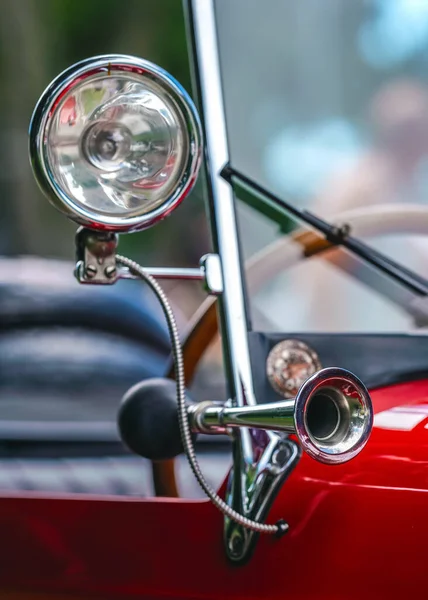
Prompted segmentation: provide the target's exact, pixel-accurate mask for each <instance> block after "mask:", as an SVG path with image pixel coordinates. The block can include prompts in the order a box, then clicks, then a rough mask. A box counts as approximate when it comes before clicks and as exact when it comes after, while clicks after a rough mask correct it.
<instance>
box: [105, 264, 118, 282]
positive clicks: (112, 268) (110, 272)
mask: <svg viewBox="0 0 428 600" xmlns="http://www.w3.org/2000/svg"><path fill="white" fill-rule="evenodd" d="M104 274H105V276H106V277H108V278H109V279H113V277H114V276H115V275H116V267H115V266H114V265H110V266H109V267H106V268H105V269H104Z"/></svg>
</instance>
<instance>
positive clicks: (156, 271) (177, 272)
mask: <svg viewBox="0 0 428 600" xmlns="http://www.w3.org/2000/svg"><path fill="white" fill-rule="evenodd" d="M144 271H145V272H146V273H148V274H149V275H151V276H152V277H154V278H155V279H184V280H187V281H202V280H203V279H204V278H205V274H204V271H203V270H202V269H198V268H194V269H192V268H186V267H182V268H180V267H144ZM119 276H120V278H121V279H139V277H136V276H135V275H133V274H132V273H131V272H130V271H129V269H126V268H122V269H121V270H120V273H119Z"/></svg>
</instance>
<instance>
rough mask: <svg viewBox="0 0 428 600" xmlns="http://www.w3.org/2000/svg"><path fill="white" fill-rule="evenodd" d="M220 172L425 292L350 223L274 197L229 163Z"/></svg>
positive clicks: (425, 284) (426, 288)
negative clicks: (331, 220) (322, 216)
mask: <svg viewBox="0 0 428 600" xmlns="http://www.w3.org/2000/svg"><path fill="white" fill-rule="evenodd" d="M220 175H221V177H222V178H223V179H225V180H226V181H227V182H228V183H230V184H231V185H233V184H234V183H235V184H243V185H245V186H247V187H248V188H250V189H252V190H254V192H256V193H257V194H259V195H260V196H262V197H264V198H266V199H267V200H268V201H269V202H271V203H273V204H274V205H275V206H276V207H278V208H280V209H281V210H282V211H285V212H286V213H287V214H289V215H293V217H296V219H298V220H300V221H303V222H304V223H306V224H307V225H310V226H311V227H313V228H314V229H316V230H317V231H319V232H320V233H322V234H323V235H324V236H325V238H326V240H327V241H328V242H329V243H330V244H331V245H332V246H343V247H344V248H346V249H347V250H349V251H350V252H352V253H353V254H354V255H355V256H358V257H359V258H361V259H362V260H363V261H365V262H366V263H368V264H370V265H372V266H373V267H375V268H376V269H377V270H378V271H380V272H382V273H384V274H385V275H387V276H388V277H390V278H391V279H393V280H394V281H396V282H397V283H399V284H400V285H402V286H404V287H405V288H406V289H408V290H410V291H412V292H413V293H415V294H417V295H418V296H428V280H426V279H425V278H424V277H421V276H420V275H418V274H417V273H414V272H413V271H411V270H410V269H407V268H406V267H404V266H403V265H400V264H399V263H397V262H395V261H394V260H392V259H390V258H389V257H388V256H385V255H384V254H382V253H381V252H378V251H377V250H374V249H373V248H371V247H370V246H369V245H368V244H365V243H364V242H362V241H361V240H359V239H357V238H355V237H353V236H352V235H350V227H349V226H348V225H344V226H342V227H337V226H336V225H332V224H331V223H328V222H327V221H325V220H324V219H320V218H319V217H317V216H316V215H314V214H312V213H311V212H310V211H308V210H301V209H300V208H297V207H296V206H294V205H292V204H290V203H288V202H286V201H285V200H282V199H281V198H278V196H276V195H275V194H273V193H272V192H270V191H269V190H266V189H265V188H264V187H263V186H261V185H260V184H258V183H256V182H255V181H253V180H252V179H250V178H249V177H247V176H246V175H244V174H243V173H240V172H239V171H237V170H236V169H234V168H233V167H231V166H230V165H229V164H228V165H226V166H225V167H223V169H222V171H221V173H220Z"/></svg>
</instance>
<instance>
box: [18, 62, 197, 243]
mask: <svg viewBox="0 0 428 600" xmlns="http://www.w3.org/2000/svg"><path fill="white" fill-rule="evenodd" d="M201 149H202V134H201V126H200V122H199V117H198V114H197V111H196V109H195V106H194V104H193V102H192V100H191V99H190V97H189V96H188V94H187V93H186V92H185V90H184V89H183V88H182V87H181V85H180V84H179V83H178V82H177V81H176V80H175V79H174V78H173V77H171V76H170V75H169V74H168V73H167V72H166V71H164V70H163V69H161V68H159V67H157V66H156V65H154V64H152V63H150V62H148V61H145V60H142V59H138V58H134V57H130V56H122V55H111V56H110V55H107V56H98V57H95V58H90V59H87V60H84V61H82V62H80V63H77V64H76V65H73V66H72V67H70V68H69V69H67V70H66V71H64V72H63V73H62V74H61V75H59V76H58V77H57V78H56V79H55V80H54V81H53V82H52V83H51V84H50V85H49V87H48V88H47V89H46V90H45V92H44V93H43V95H42V96H41V98H40V100H39V102H38V104H37V106H36V108H35V111H34V114H33V116H32V119H31V124H30V159H31V165H32V167H33V171H34V174H35V176H36V179H37V181H38V183H39V185H40V187H41V189H42V190H43V192H44V193H45V194H46V195H47V196H48V198H49V199H50V200H51V202H52V203H53V204H54V205H55V206H56V207H57V208H59V210H61V211H62V212H63V213H65V214H66V215H67V216H69V217H70V218H71V219H73V220H74V221H76V222H78V223H80V224H82V225H85V226H86V227H90V228H93V229H109V230H111V231H117V232H120V231H136V230H140V229H144V228H146V227H149V226H150V225H153V224H154V223H156V222H157V221H159V220H160V219H162V218H164V217H166V216H167V215H168V214H170V213H171V211H172V210H173V209H174V208H175V207H176V206H178V204H179V203H180V202H181V201H182V200H183V199H184V198H185V196H186V195H187V194H188V193H189V191H190V190H191V189H192V187H193V185H194V183H195V180H196V176H197V173H198V170H199V166H200V162H201V155H202V150H201Z"/></svg>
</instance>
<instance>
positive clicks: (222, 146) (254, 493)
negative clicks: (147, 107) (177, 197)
mask: <svg viewBox="0 0 428 600" xmlns="http://www.w3.org/2000/svg"><path fill="white" fill-rule="evenodd" d="M185 6H186V9H187V25H188V34H189V37H190V41H191V46H192V47H191V50H192V51H193V52H192V56H191V60H192V63H193V64H192V66H193V70H194V73H193V75H194V82H195V86H196V91H197V94H198V96H199V97H198V99H199V103H200V113H201V117H202V121H203V126H204V131H205V152H206V164H207V194H208V205H209V216H210V221H211V227H212V235H213V241H214V246H215V251H216V252H218V254H219V256H220V260H221V265H222V274H223V293H222V294H221V295H220V296H219V302H218V304H219V317H220V323H221V333H222V341H223V352H224V363H225V369H226V375H227V383H228V393H229V397H230V399H231V402H232V405H233V406H245V405H255V404H257V399H256V397H255V393H254V385H253V373H252V367H251V360H250V351H249V345H248V330H249V321H248V314H247V306H246V299H245V283H244V278H243V270H242V261H241V256H240V248H239V239H238V229H237V222H236V214H235V202H234V196H233V191H232V188H231V187H230V186H229V184H228V183H226V182H225V181H224V179H223V178H222V177H221V175H220V173H221V171H222V169H223V167H224V166H225V165H226V164H227V163H228V161H229V151H228V144H227V133H226V120H225V112H224V105H223V90H222V84H221V76H220V65H219V55H218V47H217V32H216V22H215V7H214V0H186V1H185ZM233 445H234V448H233V469H232V472H231V474H230V477H229V482H228V489H227V502H228V504H229V505H230V506H232V508H234V509H235V510H236V511H238V512H240V513H241V514H243V515H245V516H247V517H249V518H251V519H255V520H257V521H260V522H263V521H264V519H265V517H266V514H267V511H268V510H269V507H270V505H271V503H272V501H273V498H274V497H275V495H276V492H277V490H278V489H279V487H280V485H281V484H282V482H283V480H284V479H285V477H286V476H287V474H288V473H289V471H290V468H291V467H292V466H293V465H294V464H295V462H296V460H297V458H298V456H299V449H298V447H297V445H295V444H294V443H292V442H291V441H289V440H287V439H284V438H281V437H279V436H278V435H277V434H276V433H273V432H258V433H256V432H255V431H253V430H250V429H245V428H244V429H240V430H237V431H236V432H234V444H233ZM279 457H280V458H279ZM275 458H276V460H275ZM255 482H256V483H255ZM257 537H258V536H257V534H255V533H254V532H252V531H249V530H246V529H243V528H242V527H241V526H240V525H237V524H235V523H234V522H232V521H230V520H228V519H226V521H225V546H226V552H227V555H228V557H229V558H230V560H232V561H233V562H238V563H240V562H243V561H245V560H247V559H248V558H249V556H250V555H251V552H252V550H253V548H254V544H255V542H256V539H257Z"/></svg>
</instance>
